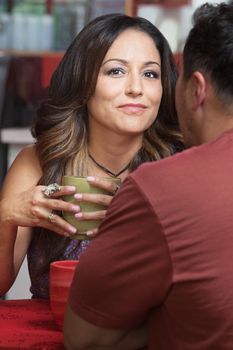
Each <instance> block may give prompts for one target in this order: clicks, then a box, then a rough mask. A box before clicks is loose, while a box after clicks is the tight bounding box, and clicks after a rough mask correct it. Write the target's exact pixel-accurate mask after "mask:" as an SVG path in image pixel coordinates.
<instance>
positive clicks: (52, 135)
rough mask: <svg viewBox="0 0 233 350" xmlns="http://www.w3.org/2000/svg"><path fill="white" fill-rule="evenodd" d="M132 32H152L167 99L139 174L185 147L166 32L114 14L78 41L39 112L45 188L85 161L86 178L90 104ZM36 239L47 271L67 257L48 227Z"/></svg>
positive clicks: (138, 159) (147, 137) (139, 157)
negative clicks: (119, 42) (70, 165)
mask: <svg viewBox="0 0 233 350" xmlns="http://www.w3.org/2000/svg"><path fill="white" fill-rule="evenodd" d="M128 28H133V29H136V30H139V31H143V32H145V33H147V34H148V35H149V36H150V37H151V38H152V39H153V41H154V43H155V46H156V47H157V49H158V51H159V53H160V57H161V74H162V86H163V95H162V100H161V104H160V108H159V111H158V116H157V118H156V119H155V121H154V123H153V124H152V125H151V126H150V128H149V129H148V130H146V131H145V132H144V137H143V145H142V148H141V149H140V150H139V152H138V153H137V154H136V156H135V157H134V159H133V160H132V162H131V166H130V170H131V171H132V170H134V169H136V168H137V166H138V165H140V164H141V163H143V162H147V161H154V160H158V159H161V158H164V157H167V156H169V155H171V154H173V153H175V152H176V151H180V150H182V149H183V143H182V138H181V134H180V132H179V128H178V122H177V115H176V110H175V98H174V93H175V83H176V79H177V70H176V65H175V62H174V57H173V55H172V52H171V50H170V47H169V45H168V43H167V40H166V39H165V38H164V36H163V35H162V34H161V32H160V31H159V30H158V29H157V28H156V27H155V26H154V25H153V24H151V23H150V22H149V21H148V20H146V19H144V18H140V17H129V16H127V15H122V14H110V15H105V16H101V17H98V18H96V19H94V20H93V21H91V22H90V23H89V24H88V25H87V26H86V27H85V28H84V29H83V30H82V31H81V32H80V33H79V34H78V35H77V37H76V38H75V39H74V40H73V42H72V43H71V45H70V46H69V48H68V49H67V51H66V53H65V55H64V57H63V59H62V60H61V62H60V64H59V66H58V67H57V69H56V71H55V72H54V74H53V76H52V79H51V84H50V88H49V98H48V99H47V100H46V101H44V102H43V103H42V104H41V106H40V108H39V110H38V113H37V117H36V120H35V122H34V125H33V128H32V133H33V136H34V137H35V138H36V150H37V154H38V157H39V160H40V165H41V168H42V172H43V175H42V177H41V179H40V181H39V184H43V185H48V184H49V183H53V182H57V183H61V178H62V176H63V175H64V174H65V168H66V165H67V162H69V161H70V160H72V158H73V157H75V156H77V155H78V157H79V169H78V174H80V175H83V174H85V171H86V170H85V168H86V155H87V137H88V125H87V119H88V118H87V108H86V104H87V101H88V100H89V98H90V97H91V96H92V94H93V93H94V91H95V87H96V82H97V77H98V73H99V69H100V66H101V64H102V61H103V59H104V57H105V55H106V53H107V51H108V49H109V48H110V46H111V45H112V43H113V42H114V40H115V39H116V38H117V37H118V36H119V34H120V33H122V32H123V31H124V30H126V29H128ZM34 231H35V232H34V235H33V240H34V243H35V241H36V244H37V245H38V247H41V254H44V264H43V265H44V266H43V271H44V272H45V271H47V270H48V267H49V264H50V262H51V261H53V260H59V259H62V258H63V252H64V250H65V246H66V245H67V242H68V241H67V238H62V237H60V236H58V235H56V234H54V233H51V232H50V231H47V230H45V229H42V228H35V229H34Z"/></svg>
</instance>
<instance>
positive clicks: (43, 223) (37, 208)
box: [1, 186, 80, 236]
mask: <svg viewBox="0 0 233 350" xmlns="http://www.w3.org/2000/svg"><path fill="white" fill-rule="evenodd" d="M45 189H46V186H32V187H31V188H29V189H27V190H25V191H23V192H20V193H16V194H14V195H11V196H10V197H9V196H7V197H6V198H3V199H2V203H1V210H2V212H1V217H2V220H3V221H5V222H6V221H7V222H8V223H9V224H12V225H14V226H23V227H43V228H46V229H48V230H51V231H54V232H56V233H58V234H60V235H62V236H70V235H72V234H74V233H76V229H75V227H73V226H72V225H70V224H69V223H67V221H65V220H64V219H63V218H62V217H61V216H60V215H58V213H57V212H62V211H67V212H71V213H74V214H75V213H78V212H79V211H80V207H79V206H78V205H74V204H70V203H68V202H65V201H63V200H62V198H61V197H62V196H64V195H72V194H74V193H75V187H74V186H60V190H59V191H57V192H55V193H54V194H52V195H51V196H50V197H46V196H45V195H44V193H43V191H44V190H45Z"/></svg>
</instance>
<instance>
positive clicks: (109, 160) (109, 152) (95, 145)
mask: <svg viewBox="0 0 233 350" xmlns="http://www.w3.org/2000/svg"><path fill="white" fill-rule="evenodd" d="M141 146H142V137H133V138H124V137H115V138H113V137H110V138H109V137H105V138H101V139H100V138H95V137H93V138H91V139H90V142H89V143H88V152H89V154H90V155H91V157H92V158H93V159H94V161H95V162H97V163H99V164H100V165H101V166H103V167H105V168H107V169H109V170H111V171H112V172H113V173H118V172H120V171H121V170H122V169H124V168H125V167H127V166H128V165H129V163H130V162H131V160H132V159H133V157H134V156H135V154H136V153H137V152H138V150H139V149H140V148H141ZM92 162H93V160H92ZM93 163H94V162H93ZM94 165H95V167H98V166H97V165H96V164H94ZM99 170H100V167H99Z"/></svg>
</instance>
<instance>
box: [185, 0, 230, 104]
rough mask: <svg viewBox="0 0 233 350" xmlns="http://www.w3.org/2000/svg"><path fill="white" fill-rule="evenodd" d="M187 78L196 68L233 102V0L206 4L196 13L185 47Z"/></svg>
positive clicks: (225, 99) (225, 98) (221, 94)
mask: <svg viewBox="0 0 233 350" xmlns="http://www.w3.org/2000/svg"><path fill="white" fill-rule="evenodd" d="M183 54H184V56H183V57H184V78H185V79H189V78H190V76H191V74H192V73H193V72H194V71H201V72H203V73H205V74H207V75H208V76H209V78H210V79H211V81H212V83H213V84H214V87H215V92H216V94H218V95H219V97H220V96H221V97H222V100H223V101H225V102H226V103H227V102H230V101H231V103H232V97H233V1H230V2H229V3H226V2H223V3H220V4H215V5H211V4H208V3H206V4H204V5H202V6H200V7H199V8H198V9H197V10H196V11H195V12H194V15H193V28H192V29H191V31H190V33H189V36H188V38H187V41H186V44H185V47H184V52H183Z"/></svg>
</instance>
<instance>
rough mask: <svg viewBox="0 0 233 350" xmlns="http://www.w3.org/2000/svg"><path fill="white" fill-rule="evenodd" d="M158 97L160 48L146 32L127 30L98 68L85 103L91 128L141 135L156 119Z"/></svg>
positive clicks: (91, 129)
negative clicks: (93, 86)
mask: <svg viewBox="0 0 233 350" xmlns="http://www.w3.org/2000/svg"><path fill="white" fill-rule="evenodd" d="M161 98H162V82H161V62H160V54H159V51H158V50H157V48H156V46H155V44H154V42H153V40H152V39H151V37H150V36H149V35H147V34H146V33H144V32H141V31H138V30H135V29H127V30H125V31H124V32H122V33H121V34H120V35H119V36H118V37H117V39H116V40H115V41H114V42H113V44H112V46H111V47H110V48H109V50H108V52H107V54H106V56H105V58H104V60H103V62H102V65H101V67H100V71H99V75H98V79H97V84H96V89H95V92H94V94H93V96H92V97H91V98H90V100H89V101H88V104H87V108H88V116H89V127H90V131H92V132H98V131H101V130H102V131H103V132H110V131H111V132H113V133H117V134H119V135H138V134H140V135H141V134H142V133H143V131H144V130H146V129H148V128H149V127H150V125H151V124H152V123H153V121H154V120H155V118H156V116H157V113H158V109H159V105H160V101H161Z"/></svg>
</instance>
